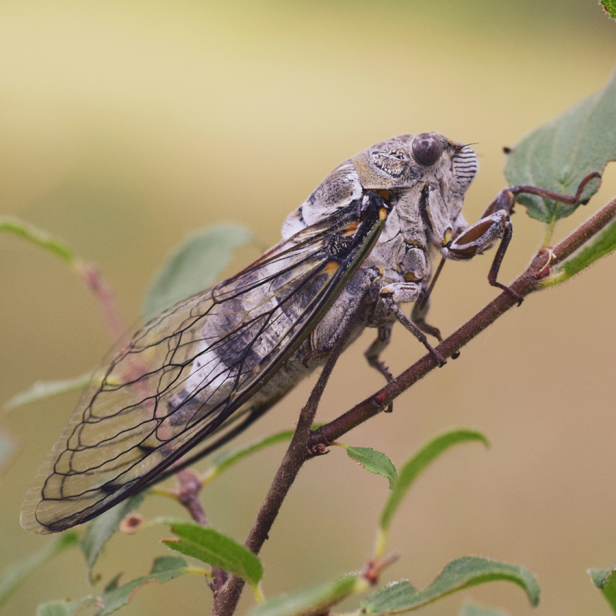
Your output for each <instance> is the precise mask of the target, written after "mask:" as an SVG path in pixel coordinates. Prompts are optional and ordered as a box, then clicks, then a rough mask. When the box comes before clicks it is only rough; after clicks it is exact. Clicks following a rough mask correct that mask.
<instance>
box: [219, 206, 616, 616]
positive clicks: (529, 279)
mask: <svg viewBox="0 0 616 616" xmlns="http://www.w3.org/2000/svg"><path fill="white" fill-rule="evenodd" d="M615 216H616V198H615V199H613V200H612V201H610V202H609V203H608V204H607V205H606V206H604V207H603V208H602V209H601V210H599V212H597V213H596V214H595V215H594V216H592V217H591V218H590V219H589V220H587V221H586V222H585V223H584V224H583V225H581V226H580V227H579V228H578V229H576V230H575V231H574V232H573V233H571V234H570V235H569V236H568V237H566V238H565V239H564V240H563V241H562V242H560V243H559V244H558V245H557V246H555V247H554V248H553V249H552V251H551V254H548V255H546V254H545V252H540V253H538V254H537V255H535V257H534V258H533V260H532V262H531V264H530V265H529V267H528V268H527V269H526V271H525V272H524V273H522V275H521V276H519V277H518V278H517V279H516V280H515V282H514V283H513V284H512V285H511V286H510V289H511V290H513V291H514V292H515V293H517V294H519V295H520V296H521V297H525V296H527V295H529V294H530V293H532V292H534V291H537V290H539V289H540V288H541V287H540V284H539V283H540V280H541V279H542V278H543V277H544V276H543V275H542V270H544V268H545V266H546V263H549V264H550V265H553V264H555V263H559V262H561V261H562V260H564V259H566V258H567V257H568V256H570V255H571V254H572V253H573V252H575V251H576V250H577V249H578V248H580V247H581V246H582V245H583V244H584V243H585V242H587V241H588V240H589V239H590V238H592V237H593V236H594V235H596V234H597V233H598V232H599V231H601V229H603V228H604V227H605V226H606V225H607V224H608V223H609V222H610V221H611V220H612V219H613V218H614V217H615ZM546 259H547V261H546ZM517 304H518V299H516V298H515V297H514V296H513V295H512V293H511V292H509V291H505V292H503V293H501V294H500V295H499V296H498V297H497V298H496V299H494V300H493V301H492V302H490V303H489V304H488V305H487V306H486V307H485V308H484V309H483V310H481V311H480V312H479V313H478V314H476V315H475V316H474V317H473V318H472V319H471V320H470V321H468V322H467V323H465V324H464V325H463V326H462V327H460V329H458V330H457V331H456V332H454V333H453V334H452V335H451V336H449V337H448V338H447V339H446V340H444V341H443V342H442V343H441V344H439V345H438V347H436V349H437V350H438V352H439V353H440V355H442V356H443V357H451V355H452V354H454V353H456V352H457V351H459V350H460V349H461V348H462V347H463V346H464V345H465V344H466V343H467V342H469V341H470V340H472V339H473V338H474V337H475V336H477V335H478V334H479V333H481V332H482V331H483V330H485V329H486V328H487V327H488V326H489V325H491V324H492V323H493V322H494V321H495V320H496V319H497V318H498V317H500V316H501V315H502V314H504V313H505V312H506V311H507V310H509V309H510V308H512V307H513V306H515V305H517ZM347 335H348V333H347ZM342 342H344V340H343V341H342ZM340 343H341V341H340V340H338V341H337V343H336V346H335V347H334V350H332V353H331V354H330V357H329V358H328V360H327V363H326V364H325V367H324V369H323V373H322V374H321V377H320V378H319V381H318V382H317V385H316V386H315V388H314V389H313V391H312V394H311V396H310V399H309V400H308V403H307V404H306V406H305V407H304V409H303V410H302V413H301V415H300V419H299V422H298V426H297V430H296V432H295V436H294V437H293V440H292V441H291V445H290V446H289V449H288V450H287V453H286V455H285V457H284V460H283V461H282V464H281V465H280V468H279V469H278V472H277V473H276V477H275V479H274V481H273V482H272V485H271V487H270V490H269V492H268V494H267V496H266V498H265V501H264V503H263V505H262V507H261V510H260V511H259V514H258V516H257V519H256V521H255V523H254V525H253V527H252V530H251V531H250V534H249V536H248V539H247V541H246V545H247V547H249V548H250V549H251V550H252V551H253V552H255V553H258V552H259V550H260V548H261V546H262V545H263V542H264V541H265V539H266V538H267V534H268V532H269V531H270V529H271V527H272V524H273V522H274V520H275V518H276V515H277V514H278V511H279V509H280V506H281V505H282V502H283V500H284V498H285V496H286V495H287V493H288V491H289V488H290V487H291V484H292V483H293V481H294V480H295V477H296V476H297V473H298V472H299V469H300V468H301V466H302V464H303V463H304V462H305V461H306V460H307V459H308V458H309V457H311V456H312V455H315V454H314V452H322V451H323V450H324V448H325V447H326V446H327V445H329V444H330V443H332V442H333V441H335V440H336V439H337V438H339V437H340V436H342V435H343V434H345V433H347V432H348V431H349V430H352V429H353V428H355V427H356V426H358V425H360V424H361V423H363V422H364V421H366V420H367V419H370V417H373V416H374V415H376V414H378V413H380V412H381V411H382V410H383V409H385V408H387V406H388V405H389V404H390V403H391V402H392V401H393V399H394V398H396V397H397V396H399V395H400V394H401V393H402V392H404V391H406V390H407V389H408V388H409V387H411V385H413V384H414V383H416V382H417V381H418V380H419V379H421V378H423V377H424V376H425V375H426V374H428V372H430V371H431V370H433V369H434V368H436V367H437V366H438V362H437V360H436V359H435V357H434V356H433V355H432V354H427V355H425V356H424V357H422V358H421V359H420V360H419V361H418V362H416V363H415V364H414V365H413V366H411V367H410V368H408V369H407V370H405V371H404V372H403V373H402V374H401V375H400V376H398V377H397V378H396V379H394V380H393V381H391V382H390V383H388V384H387V385H386V386H385V387H383V388H382V389H381V390H379V391H378V392H377V393H376V394H374V395H372V396H370V397H369V398H366V399H365V400H364V401H363V402H360V403H359V404H357V405H356V406H355V407H353V408H352V409H351V410H349V411H347V412H346V413H344V414H343V415H341V416H340V417H338V418H337V419H334V420H333V421H332V422H330V423H328V424H326V425H324V426H321V427H320V428H319V429H318V430H315V431H313V432H311V431H310V425H311V424H312V421H313V419H314V414H315V413H316V407H317V405H318V402H319V400H320V398H321V395H322V393H323V389H324V387H325V384H326V382H327V379H328V378H329V375H330V373H331V369H332V368H333V366H334V363H335V361H336V359H337V358H338V355H339V354H340V352H341V351H342V348H343V346H342V344H340ZM336 349H337V351H336ZM243 585H244V583H243V581H242V580H240V579H239V578H235V577H231V578H230V579H229V581H228V582H227V583H226V584H225V586H224V587H223V588H222V589H221V591H220V592H219V594H218V596H217V597H216V600H215V602H214V609H213V612H212V613H213V615H214V616H231V615H232V614H233V612H234V611H235V608H236V606H237V602H238V601H239V597H240V594H241V592H242V588H243Z"/></svg>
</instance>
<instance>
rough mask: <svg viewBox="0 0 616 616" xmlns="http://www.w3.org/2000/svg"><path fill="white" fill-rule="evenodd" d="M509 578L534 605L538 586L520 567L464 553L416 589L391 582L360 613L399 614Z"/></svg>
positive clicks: (369, 600)
mask: <svg viewBox="0 0 616 616" xmlns="http://www.w3.org/2000/svg"><path fill="white" fill-rule="evenodd" d="M495 581H509V582H513V583H514V584H517V585H518V586H520V587H521V588H522V589H523V590H524V591H525V592H526V595H527V596H528V600H529V601H530V604H531V605H532V606H533V607H534V606H536V605H537V604H538V603H539V585H538V584H537V580H536V579H535V577H534V576H533V575H532V574H531V573H529V572H528V571H527V570H526V569H524V568H523V567H518V566H516V565H508V564H505V563H498V562H495V561H492V560H488V559H487V558H478V557H476V556H467V557H465V558H460V559H458V560H454V561H453V562H450V563H449V564H448V565H447V566H446V567H445V568H444V569H443V571H442V573H441V574H440V575H439V576H438V577H437V578H436V580H434V582H433V583H432V584H431V585H430V586H429V587H428V588H426V589H425V590H422V591H419V590H416V589H415V588H413V586H411V584H409V583H408V582H406V581H402V582H394V583H393V584H392V585H391V586H388V587H387V588H384V589H383V590H379V591H378V592H376V593H375V594H373V595H372V596H370V597H368V598H367V599H366V600H365V601H363V602H362V604H361V608H362V614H383V615H385V614H400V613H402V612H409V611H411V610H416V609H417V608H420V607H422V606H424V605H426V604H428V603H432V602H434V601H436V600H437V599H440V598H441V597H444V596H446V595H449V594H451V593H453V592H456V591H457V590H462V589H463V588H470V587H471V586H476V585H477V584H483V583H484V582H495Z"/></svg>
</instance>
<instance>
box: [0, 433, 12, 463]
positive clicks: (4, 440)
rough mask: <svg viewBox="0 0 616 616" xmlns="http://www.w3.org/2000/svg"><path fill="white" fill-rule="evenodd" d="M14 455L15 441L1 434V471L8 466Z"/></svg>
mask: <svg viewBox="0 0 616 616" xmlns="http://www.w3.org/2000/svg"><path fill="white" fill-rule="evenodd" d="M14 453H15V443H14V442H13V439H12V438H11V437H10V436H8V434H5V433H4V432H0V469H2V468H3V467H4V466H5V465H6V464H8V461H9V460H10V459H11V458H12V457H13V454H14Z"/></svg>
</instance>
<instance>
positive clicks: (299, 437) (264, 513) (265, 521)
mask: <svg viewBox="0 0 616 616" xmlns="http://www.w3.org/2000/svg"><path fill="white" fill-rule="evenodd" d="M352 325H353V322H352V319H349V321H348V322H347V324H346V326H345V328H344V331H343V332H342V334H341V335H340V337H339V338H338V340H337V341H336V343H335V345H334V347H333V348H332V350H331V352H330V354H329V356H328V358H327V361H326V362H325V366H324V367H323V371H322V372H321V375H320V376H319V380H318V381H317V384H316V385H315V386H314V389H313V390H312V392H311V394H310V397H309V398H308V402H307V403H306V406H305V407H304V408H303V409H302V412H301V413H300V416H299V420H298V422H297V428H296V429H295V434H294V435H293V439H292V440H291V444H290V445H289V448H288V449H287V452H286V454H285V456H284V459H283V460H282V463H281V464H280V467H279V468H278V472H277V473H276V476H275V477H274V480H273V481H272V484H271V486H270V489H269V491H268V493H267V496H266V497H265V500H264V501H263V504H262V505H261V509H260V510H259V513H258V515H257V518H256V520H255V522H254V524H253V526H252V528H251V530H250V533H249V535H248V538H247V539H246V547H247V548H248V549H249V550H251V551H253V552H254V553H255V554H258V553H259V550H260V549H261V547H262V546H263V543H264V542H265V540H266V539H267V536H268V533H269V531H270V529H271V528H272V525H273V524H274V520H275V519H276V517H277V516H278V512H279V511H280V507H281V506H282V503H283V501H284V499H285V497H286V496H287V494H288V492H289V489H290V488H291V485H292V484H293V482H294V481H295V478H296V477H297V473H298V472H299V470H300V468H301V467H302V465H303V464H304V462H305V461H306V459H307V458H309V457H310V452H309V451H308V440H309V438H310V435H311V426H312V424H313V423H314V417H315V415H316V412H317V408H318V406H319V402H320V400H321V396H322V395H323V392H324V391H325V386H326V385H327V381H328V380H329V377H330V375H331V373H332V370H333V369H334V366H335V364H336V361H337V360H338V358H339V357H340V354H341V353H342V351H343V350H344V346H345V344H346V342H347V340H348V338H349V336H350V334H351V331H352ZM243 587H244V581H243V580H242V579H240V578H237V577H234V576H232V577H231V578H229V580H228V582H227V583H226V584H225V585H224V586H223V588H222V589H220V591H219V592H218V594H217V595H216V597H215V600H214V608H213V610H212V614H213V616H227V615H231V614H233V612H234V611H235V608H236V607H237V602H238V601H239V598H240V594H241V592H242V588H243Z"/></svg>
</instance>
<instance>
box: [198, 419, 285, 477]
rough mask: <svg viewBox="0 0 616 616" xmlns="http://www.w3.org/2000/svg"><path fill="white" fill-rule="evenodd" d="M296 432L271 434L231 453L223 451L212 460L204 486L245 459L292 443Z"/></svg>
mask: <svg viewBox="0 0 616 616" xmlns="http://www.w3.org/2000/svg"><path fill="white" fill-rule="evenodd" d="M293 434H294V430H285V431H284V432H277V433H276V434H270V435H269V436H266V437H265V438H264V439H262V440H260V441H257V442H255V443H250V444H249V445H245V446H243V447H238V448H237V449H232V450H230V451H222V452H220V453H218V454H217V455H216V456H214V458H212V462H211V466H210V468H209V469H208V470H207V472H206V473H205V474H204V476H203V478H202V483H203V485H205V484H208V483H209V482H210V481H212V479H214V478H215V477H217V476H218V475H220V473H222V472H223V471H225V470H227V469H228V468H229V467H230V466H233V465H234V464H235V463H236V462H239V461H240V460H242V459H243V458H246V457H247V456H249V455H251V454H253V453H256V452H257V451H260V450H261V449H265V448H266V447H270V446H272V445H277V444H278V443H284V442H285V441H290V440H291V439H292V438H293Z"/></svg>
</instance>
